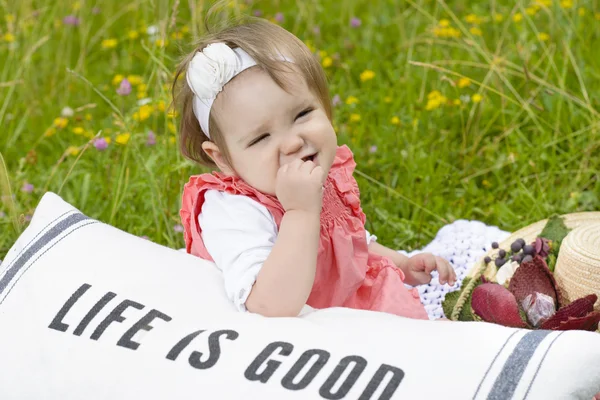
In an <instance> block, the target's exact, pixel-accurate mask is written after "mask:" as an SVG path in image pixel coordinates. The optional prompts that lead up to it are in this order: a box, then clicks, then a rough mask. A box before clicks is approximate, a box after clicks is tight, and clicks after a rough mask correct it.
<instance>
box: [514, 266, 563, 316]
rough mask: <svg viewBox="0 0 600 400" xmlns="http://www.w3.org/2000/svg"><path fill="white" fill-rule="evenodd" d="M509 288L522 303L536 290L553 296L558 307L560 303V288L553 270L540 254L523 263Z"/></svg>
mask: <svg viewBox="0 0 600 400" xmlns="http://www.w3.org/2000/svg"><path fill="white" fill-rule="evenodd" d="M508 290H509V291H510V292H511V293H512V294H513V295H514V296H515V298H516V299H517V301H518V302H519V303H521V302H522V301H523V299H524V298H525V297H527V296H529V295H530V294H533V293H535V292H538V293H543V294H545V295H547V296H550V297H552V299H553V300H554V305H555V307H556V308H558V307H559V304H558V299H559V295H558V289H556V281H555V280H554V276H553V275H552V272H550V270H549V269H548V265H546V261H544V259H543V258H541V257H540V256H535V257H534V258H533V260H531V261H528V262H523V263H521V266H520V267H519V268H517V270H516V271H515V274H514V275H513V277H512V278H511V280H510V283H509V284H508Z"/></svg>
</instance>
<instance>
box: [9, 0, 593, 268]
mask: <svg viewBox="0 0 600 400" xmlns="http://www.w3.org/2000/svg"><path fill="white" fill-rule="evenodd" d="M126 3H127V2H123V1H114V0H106V1H102V2H99V5H100V7H101V9H100V10H99V13H94V12H93V10H92V8H93V5H94V4H93V2H81V7H80V8H79V9H77V10H74V9H73V2H66V1H50V0H39V1H35V2H34V1H32V0H22V1H18V2H16V1H15V2H13V1H11V2H0V60H2V61H0V127H1V130H0V153H1V155H2V158H3V160H4V162H1V161H0V190H1V195H2V197H1V199H2V202H1V203H0V212H2V213H3V214H4V216H2V215H3V214H0V259H1V258H3V256H4V254H5V253H6V251H7V250H8V249H9V247H10V246H11V245H12V243H13V242H14V240H15V239H16V238H17V236H18V235H19V233H20V232H22V230H23V229H24V228H25V227H26V224H27V221H26V219H27V218H26V216H27V215H31V214H32V213H33V211H34V209H35V206H36V205H37V202H38V201H39V199H40V197H41V196H42V194H43V193H44V192H45V191H47V190H50V191H54V192H58V193H59V194H60V195H61V196H63V197H64V198H65V199H66V200H67V201H69V202H71V203H72V204H74V205H75V206H76V207H78V208H79V209H81V210H82V211H83V212H84V213H86V214H87V215H89V216H91V217H94V218H98V219H100V220H101V221H104V222H106V223H109V224H113V225H115V226H117V227H119V228H121V229H123V230H125V231H128V232H130V233H133V234H136V235H146V236H148V237H149V238H150V239H152V240H154V241H156V242H159V243H162V244H165V245H167V246H171V247H181V246H182V245H183V239H182V235H181V233H179V232H176V231H175V230H174V226H175V225H177V224H178V223H179V217H178V211H179V206H180V193H181V190H182V187H183V185H184V183H185V182H186V181H187V179H188V176H189V175H191V174H196V173H200V172H203V170H202V169H201V168H199V167H198V166H195V165H192V164H191V163H189V162H187V161H186V160H184V159H183V158H182V157H181V155H180V154H179V153H178V150H177V144H176V140H177V139H176V136H175V134H174V133H173V132H172V131H173V130H174V129H173V128H176V125H177V119H176V118H172V117H171V116H169V115H167V112H168V110H163V107H162V106H161V105H160V104H161V103H160V102H161V101H162V102H163V103H162V104H165V105H167V106H168V104H169V101H170V97H169V92H168V88H167V87H166V85H168V84H169V83H170V79H171V76H172V72H173V70H174V67H175V65H176V63H177V60H178V59H179V57H181V56H182V55H183V54H184V53H185V52H188V51H190V50H191V49H192V43H193V40H194V38H195V37H197V36H198V35H201V34H202V32H203V29H204V28H203V26H204V25H203V18H204V13H205V11H206V9H207V8H208V7H209V6H210V2H208V1H206V2H203V1H192V2H187V1H175V0H170V1H164V0H138V1H135V2H134V3H132V5H131V6H128V7H127V8H123V7H122V6H123V5H124V4H126ZM568 3H569V2H565V1H562V2H558V1H554V3H553V4H552V5H550V7H549V8H545V7H541V8H539V9H527V8H528V7H530V6H531V4H533V2H531V3H529V2H522V3H521V2H518V3H516V4H515V2H513V1H502V2H500V1H491V2H487V1H453V2H448V3H445V2H443V1H434V0H410V1H406V2H404V1H397V0H339V1H328V0H321V1H317V0H303V1H295V0H293V1H292V0H285V1H283V0H282V1H277V0H273V1H266V0H265V1H260V2H259V1H256V0H255V1H254V2H246V1H238V2H237V3H235V2H234V3H233V7H232V8H226V9H225V11H226V13H229V14H231V15H233V14H252V13H254V11H256V10H261V11H262V13H263V15H264V16H265V17H266V18H273V17H274V16H275V15H276V13H278V12H281V13H283V16H284V18H285V20H284V21H283V22H282V25H283V26H284V27H285V28H287V29H288V30H290V31H292V32H293V33H295V34H296V35H297V36H298V37H300V38H301V39H302V40H305V41H309V42H310V43H311V45H312V46H314V48H315V50H316V51H317V52H325V53H319V57H321V58H322V59H323V60H324V61H325V59H326V58H327V57H330V58H331V61H332V65H331V66H330V67H328V68H327V69H326V70H327V75H328V77H329V80H330V89H331V94H332V96H333V95H336V94H337V95H339V96H340V97H341V100H342V102H341V104H340V105H338V106H336V107H335V109H334V125H335V127H336V129H337V131H338V133H339V143H340V144H343V143H345V144H348V145H349V146H350V148H351V149H352V150H353V151H354V153H355V157H356V160H357V163H358V167H357V171H356V178H357V180H358V183H359V186H360V188H361V192H362V204H363V209H364V211H365V213H366V215H367V220H368V222H367V228H368V229H370V230H372V231H373V232H375V233H376V234H377V235H378V237H379V238H380V241H381V242H383V243H384V244H386V245H388V246H391V247H395V248H402V249H413V248H417V247H420V246H423V245H424V244H426V243H427V242H428V241H430V240H431V239H432V238H433V236H434V235H435V233H436V231H437V230H438V229H439V228H440V227H441V226H443V225H444V224H446V223H449V222H452V221H453V220H456V219H461V218H466V219H478V220H481V221H484V222H486V223H488V224H494V225H498V226H500V227H501V228H503V229H506V230H516V229H518V228H519V227H522V226H524V225H527V224H529V223H532V222H534V221H537V220H539V219H542V218H546V217H548V216H549V215H550V214H553V213H568V212H575V211H586V210H598V209H600V180H599V169H600V168H599V167H600V156H599V155H598V154H600V149H599V148H600V133H599V132H600V114H599V113H600V57H598V54H597V49H598V48H600V3H598V2H597V1H591V0H590V1H578V2H576V3H575V4H573V5H572V7H570V8H569V6H570V4H568ZM190 4H192V5H195V7H194V8H190ZM246 5H247V6H246ZM75 8H77V7H75ZM580 10H582V11H580ZM96 11H97V10H96ZM528 11H529V12H528ZM69 14H74V15H76V16H78V17H79V18H80V24H79V26H69V25H65V24H64V23H63V21H62V20H63V18H64V17H65V16H67V15H69ZM470 14H474V15H476V16H477V18H474V17H472V16H471V17H468V16H469V15H470ZM517 14H518V15H520V16H522V20H521V21H519V22H515V19H518V18H519V17H518V15H517ZM530 14H533V15H530ZM497 15H501V16H502V17H503V18H502V21H498V20H497V19H500V17H497ZM515 16H516V18H515ZM225 17H226V15H225ZM353 17H357V18H359V19H360V20H361V22H362V24H361V26H360V27H357V28H353V27H352V26H351V25H350V20H351V19H352V18H353ZM444 19H445V20H447V21H448V23H449V26H450V27H452V28H453V29H454V31H449V30H448V28H447V27H446V30H445V31H443V30H442V31H440V29H439V28H438V29H437V30H435V29H434V28H435V27H436V26H438V27H439V26H440V23H441V24H442V25H444V24H445V22H441V21H442V20H444ZM475 23H479V24H475ZM149 26H156V27H158V30H159V33H158V36H157V37H150V36H149V35H148V34H147V28H148V27H149ZM315 28H319V30H320V32H319V33H316V32H315ZM472 28H477V29H479V30H480V32H481V33H482V36H479V35H478V33H479V31H478V30H477V29H472ZM130 31H137V32H138V33H139V37H137V38H133V39H130V38H129V37H128V35H129V33H130ZM436 32H437V33H438V35H436ZM440 32H442V34H443V33H444V32H445V33H448V32H450V33H452V32H454V33H455V35H454V36H457V34H460V36H459V37H440V36H439V33H440ZM7 34H8V35H7ZM11 35H12V37H11ZM161 37H162V38H167V39H168V44H167V45H166V46H161V45H160V43H157V41H156V39H157V38H161ZM110 38H115V39H117V40H118V42H117V44H116V47H114V48H103V46H102V43H103V40H105V39H110ZM12 39H14V41H12ZM542 39H547V40H542ZM595 49H596V50H595ZM326 62H329V60H327V61H326ZM365 70H371V71H373V72H374V73H375V76H374V78H373V79H371V80H367V81H361V79H360V76H361V73H362V72H363V71H365ZM117 74H122V75H124V76H128V75H138V76H139V77H141V81H142V82H143V84H145V85H146V88H145V92H146V94H145V95H144V96H145V97H148V98H151V99H152V103H150V104H151V105H153V107H154V110H153V111H152V112H151V113H150V116H149V117H148V118H147V119H143V118H142V119H143V120H142V121H140V118H135V117H134V116H135V115H138V116H139V113H140V110H139V108H140V107H139V106H138V105H137V104H136V103H137V97H136V96H137V92H138V89H140V88H137V87H134V91H133V92H132V94H130V95H129V96H126V97H121V96H119V95H117V94H116V91H115V89H116V87H117V86H116V85H114V84H113V82H112V81H113V78H114V77H115V75H117ZM461 77H468V78H469V79H470V85H469V86H467V87H459V86H461V85H457V82H458V81H459V78H461ZM141 89H143V88H141ZM432 91H439V92H440V95H438V97H437V98H436V97H435V93H434V94H433V95H430V93H431V92H432ZM476 94H478V95H480V96H481V98H482V101H481V102H478V103H475V102H473V101H472V100H470V101H469V102H466V101H465V100H466V99H472V98H473V95H476ZM142 95H143V94H142ZM349 96H355V97H356V98H357V99H358V100H359V102H358V103H355V104H352V105H348V104H346V102H345V100H346V99H347V98H348V97H349ZM432 96H433V100H431V101H429V107H427V105H428V97H432ZM439 96H443V99H441V100H442V103H446V102H454V100H455V99H462V101H461V104H460V105H455V104H453V105H446V104H442V105H440V104H439V103H440V97H439ZM436 99H437V100H436ZM436 105H440V106H439V107H437V108H435V106H436ZM64 107H70V108H72V109H73V110H74V115H73V116H72V117H69V118H68V121H67V125H66V126H65V127H64V128H56V129H55V131H56V132H55V133H54V134H52V135H48V134H51V133H52V131H51V130H48V129H49V128H51V127H52V126H53V124H54V123H55V122H54V121H55V119H56V118H58V117H60V116H61V110H62V109H63V108H64ZM144 111H146V110H142V114H143V113H144ZM135 113H138V114H135ZM352 114H357V115H359V116H360V120H359V121H356V120H357V119H358V117H357V116H354V117H353V116H352ZM143 117H144V115H143ZM394 117H396V119H394V122H398V123H397V124H393V123H392V118H394ZM78 127H81V128H82V130H83V134H77V133H75V132H81V130H80V129H75V132H73V128H78ZM149 130H152V131H153V132H155V134H156V137H157V140H156V141H157V143H156V145H155V146H147V145H146V138H147V134H148V131H149ZM125 132H128V133H130V134H131V137H130V140H129V141H128V143H127V144H126V145H120V144H117V143H115V139H116V138H117V135H119V134H123V133H125ZM86 135H87V136H86ZM92 137H108V138H111V139H112V142H111V143H110V145H109V146H108V148H107V149H106V150H105V151H102V152H101V151H98V150H97V149H96V148H95V147H94V146H93V145H91V140H92V139H91V138H92ZM70 146H74V148H72V149H71V151H69V150H67V149H69V147H70ZM373 146H376V151H374V152H372V151H371V149H372V147H373ZM75 149H77V150H78V151H79V153H78V154H77V155H75V153H76V152H77V151H75ZM25 183H31V184H33V186H34V190H33V192H32V193H26V192H23V191H22V190H21V189H22V187H23V185H24V184H25ZM13 195H14V196H13Z"/></svg>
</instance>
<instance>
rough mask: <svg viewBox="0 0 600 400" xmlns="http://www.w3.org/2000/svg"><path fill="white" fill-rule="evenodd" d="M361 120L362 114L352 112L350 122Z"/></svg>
mask: <svg viewBox="0 0 600 400" xmlns="http://www.w3.org/2000/svg"><path fill="white" fill-rule="evenodd" d="M358 121H360V114H350V122H358Z"/></svg>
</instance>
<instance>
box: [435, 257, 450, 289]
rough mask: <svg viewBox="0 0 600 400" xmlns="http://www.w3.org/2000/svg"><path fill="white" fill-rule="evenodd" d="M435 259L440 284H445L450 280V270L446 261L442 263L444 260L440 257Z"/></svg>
mask: <svg viewBox="0 0 600 400" xmlns="http://www.w3.org/2000/svg"><path fill="white" fill-rule="evenodd" d="M435 259H436V262H437V270H438V273H439V281H440V284H442V285H443V284H446V283H448V281H449V280H450V270H449V268H448V267H447V266H446V263H444V260H442V259H441V258H440V257H436V258H435Z"/></svg>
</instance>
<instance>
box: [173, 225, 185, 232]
mask: <svg viewBox="0 0 600 400" xmlns="http://www.w3.org/2000/svg"><path fill="white" fill-rule="evenodd" d="M173 230H174V231H175V232H178V233H181V232H183V226H182V225H181V224H177V225H175V226H174V227H173Z"/></svg>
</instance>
